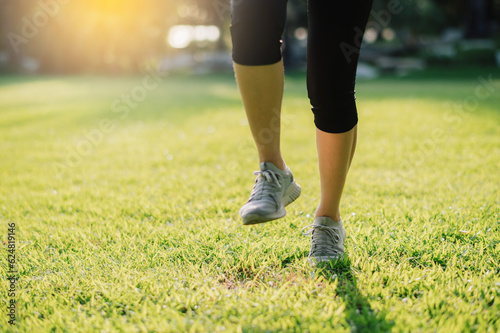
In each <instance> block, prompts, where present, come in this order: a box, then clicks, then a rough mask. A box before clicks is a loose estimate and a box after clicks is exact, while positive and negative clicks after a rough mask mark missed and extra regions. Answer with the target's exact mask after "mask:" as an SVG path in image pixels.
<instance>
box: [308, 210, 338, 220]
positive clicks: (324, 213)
mask: <svg viewBox="0 0 500 333" xmlns="http://www.w3.org/2000/svg"><path fill="white" fill-rule="evenodd" d="M323 216H326V217H329V218H331V219H332V220H334V221H335V222H340V221H342V218H341V217H340V212H331V211H327V210H321V209H320V208H318V210H317V211H316V214H315V215H314V218H317V217H323Z"/></svg>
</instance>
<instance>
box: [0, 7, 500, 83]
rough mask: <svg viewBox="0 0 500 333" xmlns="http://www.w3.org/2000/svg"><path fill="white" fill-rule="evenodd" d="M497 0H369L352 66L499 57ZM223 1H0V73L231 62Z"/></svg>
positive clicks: (291, 56)
mask: <svg viewBox="0 0 500 333" xmlns="http://www.w3.org/2000/svg"><path fill="white" fill-rule="evenodd" d="M306 7H307V3H306V0H289V5H288V23H287V27H286V32H285V34H284V36H283V40H284V51H283V52H284V60H285V65H286V68H287V69H288V70H290V69H293V70H304V69H305V57H306V42H307V17H306ZM499 18H500V0H375V3H374V7H373V11H372V16H371V18H370V20H369V23H368V26H367V30H366V33H365V36H364V43H365V44H364V50H363V52H362V59H361V66H360V70H359V71H360V75H361V76H367V77H374V76H377V75H378V74H380V73H383V72H396V73H403V74H404V73H406V72H408V71H414V70H422V69H424V68H429V67H433V66H438V67H453V66H500V32H499V26H500V25H499ZM229 24H230V0H182V1H175V0H39V1H35V0H0V32H1V35H2V36H3V38H2V39H1V40H0V73H4V74H5V73H32V74H122V73H125V74H133V73H138V72H141V71H143V70H144V68H146V67H147V66H151V65H154V66H155V67H157V66H158V69H159V70H161V71H162V72H172V73H175V72H181V73H188V74H203V73H212V72H219V71H231V69H232V66H231V57H230V50H231V39H230V35H229Z"/></svg>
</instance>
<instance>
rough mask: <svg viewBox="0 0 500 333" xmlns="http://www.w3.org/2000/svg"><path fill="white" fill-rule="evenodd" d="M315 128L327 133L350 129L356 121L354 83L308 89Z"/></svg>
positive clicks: (342, 131)
mask: <svg viewBox="0 0 500 333" xmlns="http://www.w3.org/2000/svg"><path fill="white" fill-rule="evenodd" d="M309 98H310V101H311V105H312V111H313V113H314V124H315V125H316V128H318V129H320V130H322V131H323V132H328V133H344V132H347V131H350V130H351V129H352V128H353V127H354V126H356V124H357V123H358V112H357V108H356V97H355V90H354V83H352V84H348V85H345V86H342V87H329V86H328V85H327V84H326V87H325V86H320V87H316V89H314V90H310V91H309Z"/></svg>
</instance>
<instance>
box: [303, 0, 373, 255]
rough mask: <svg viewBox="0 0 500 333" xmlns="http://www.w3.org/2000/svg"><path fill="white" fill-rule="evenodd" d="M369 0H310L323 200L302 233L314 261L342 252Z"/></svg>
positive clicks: (312, 93) (310, 62) (310, 67)
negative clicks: (344, 205) (343, 214)
mask: <svg viewBox="0 0 500 333" xmlns="http://www.w3.org/2000/svg"><path fill="white" fill-rule="evenodd" d="M371 2H372V0H341V1H325V0H309V2H308V16H309V36H308V54H307V88H308V93H309V99H310V101H311V105H312V111H313V113H314V123H315V124H316V145H317V149H318V161H319V173H320V182H321V200H320V204H319V206H318V209H317V211H316V218H315V220H314V223H313V224H312V225H311V226H308V227H312V228H311V229H310V230H309V231H308V232H306V233H304V234H306V235H307V234H312V237H311V251H310V252H309V258H310V260H312V261H313V262H314V261H315V262H316V263H318V262H322V261H329V260H330V259H334V258H338V257H339V256H341V255H342V254H343V253H344V241H345V239H346V231H345V229H344V226H343V224H342V219H341V215H340V199H341V197H342V191H343V189H344V184H345V181H346V177H347V172H348V170H349V166H350V164H351V161H352V158H353V156H354V150H355V147H356V139H357V126H356V125H357V123H358V115H357V110H356V103H355V96H354V93H355V92H354V85H355V80H356V68H357V63H358V56H359V51H360V46H361V38H362V36H363V31H364V29H365V25H366V21H367V19H368V15H369V13H370V9H371ZM308 227H305V228H304V229H306V228H308ZM302 232H304V231H302Z"/></svg>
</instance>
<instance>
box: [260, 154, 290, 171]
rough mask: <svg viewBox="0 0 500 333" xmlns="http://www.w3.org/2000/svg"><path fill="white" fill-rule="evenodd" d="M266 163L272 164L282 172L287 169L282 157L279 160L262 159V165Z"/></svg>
mask: <svg viewBox="0 0 500 333" xmlns="http://www.w3.org/2000/svg"><path fill="white" fill-rule="evenodd" d="M264 162H270V163H272V164H274V165H275V166H276V167H277V168H279V169H280V170H285V168H286V164H285V161H284V160H283V158H281V157H279V158H261V159H260V163H264Z"/></svg>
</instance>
